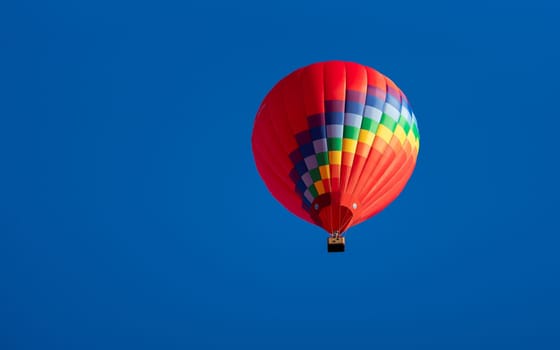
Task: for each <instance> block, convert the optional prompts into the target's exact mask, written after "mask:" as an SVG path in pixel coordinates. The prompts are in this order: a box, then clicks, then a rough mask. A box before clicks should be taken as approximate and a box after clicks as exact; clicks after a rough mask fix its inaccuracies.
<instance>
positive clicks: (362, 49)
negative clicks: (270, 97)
mask: <svg viewBox="0 0 560 350" xmlns="http://www.w3.org/2000/svg"><path fill="white" fill-rule="evenodd" d="M558 10H559V8H558V5H554V4H553V2H552V1H549V2H545V1H531V2H505V1H504V2H491V3H489V2H485V1H481V2H471V3H469V4H452V3H451V2H450V3H446V2H432V1H423V2H412V1H403V2H398V3H392V2H388V1H387V2H362V3H358V2H353V1H342V2H324V1H321V2H306V3H305V4H303V3H302V2H299V1H293V2H289V1H286V2H282V4H273V3H270V4H269V3H266V2H262V4H261V5H257V4H251V3H240V2H236V3H232V4H220V3H219V2H213V3H206V4H203V3H190V2H175V3H171V2H153V3H150V2H146V1H143V2H132V1H130V2H126V1H116V2H103V1H101V2H100V1H80V2H71V1H56V2H51V3H50V4H47V3H42V2H41V3H39V2H33V1H20V2H17V4H16V3H13V4H3V5H1V8H0V13H1V14H0V42H1V50H2V51H1V52H2V54H1V55H0V62H1V63H2V65H1V68H0V96H1V97H0V160H1V164H2V168H1V169H2V171H1V172H0V180H1V182H0V183H1V185H0V278H1V282H0V283H1V285H0V286H1V287H0V348H2V349H111V348H115V349H122V348H137V349H155V348H164V349H223V348H226V347H231V346H235V347H243V348H245V349H263V348H265V349H285V348H286V347H291V348H295V349H299V348H319V347H321V348H322V349H333V348H341V347H344V348H349V349H371V348H380V349H450V348H451V349H473V348H477V349H495V348H505V347H507V348H509V349H558V348H559V347H560V300H559V298H558V296H559V295H560V280H559V278H558V276H559V274H560V258H559V257H558V251H559V246H560V237H558V233H559V232H560V225H559V223H558V216H557V210H558V198H559V195H560V189H559V185H558V179H559V176H560V172H559V171H558V161H559V156H558V154H557V152H556V151H555V150H556V148H557V145H558V141H557V137H558V127H559V122H558V117H559V116H558V111H557V108H556V107H555V106H556V104H557V95H558V81H559V80H560V69H559V68H558V62H560V49H559V47H558V44H557V42H558V37H559V36H560V27H559V26H558V20H557V14H558ZM331 59H342V60H350V61H356V62H359V63H362V64H366V65H369V66H372V67H374V68H376V69H378V70H379V71H381V72H382V73H384V74H386V75H388V76H389V77H390V78H391V79H393V80H394V81H395V82H396V83H397V84H398V85H399V86H400V87H401V88H402V89H403V90H404V92H405V93H406V95H407V96H408V98H409V99H410V101H411V103H412V105H413V108H414V111H415V114H416V117H417V119H418V122H419V127H420V134H421V149H420V155H419V159H418V165H417V168H416V170H415V173H414V174H413V176H412V179H411V181H410V182H409V184H408V186H407V188H406V189H405V191H404V192H403V194H402V195H401V196H400V197H399V198H398V199H397V200H396V201H395V202H394V203H393V204H392V205H390V206H389V207H388V208H387V209H386V210H385V211H383V212H382V213H381V214H380V215H378V216H377V217H375V218H374V219H372V220H370V221H368V222H367V223H364V224H361V225H359V226H356V227H354V228H352V229H351V231H349V233H348V235H347V252H346V253H345V254H338V255H337V254H330V255H329V254H327V253H326V244H325V243H326V242H325V240H326V234H325V233H324V232H322V231H321V230H320V229H319V228H317V227H314V226H312V225H309V224H307V223H305V222H303V221H302V220H300V219H298V218H296V217H294V216H292V215H291V214H290V213H288V212H287V211H286V210H285V209H284V208H283V207H282V206H281V205H280V204H278V203H277V202H275V201H274V199H273V198H272V196H270V195H269V194H268V192H267V190H266V188H265V186H264V184H263V182H262V181H261V180H260V178H259V177H258V174H257V171H256V169H255V166H254V163H253V158H252V154H251V145H250V138H251V131H252V124H253V119H254V116H255V113H256V111H257V108H258V106H259V103H260V101H261V100H262V98H263V97H264V96H265V95H266V93H267V92H268V90H269V89H270V88H271V87H272V86H273V85H274V84H275V83H276V81H278V80H279V79H280V78H282V77H283V76H285V75H286V74H288V73H289V72H291V71H292V70H294V69H296V68H298V67H301V66H304V65H307V64H310V63H312V62H316V61H324V60H331ZM403 213H406V214H404V215H403Z"/></svg>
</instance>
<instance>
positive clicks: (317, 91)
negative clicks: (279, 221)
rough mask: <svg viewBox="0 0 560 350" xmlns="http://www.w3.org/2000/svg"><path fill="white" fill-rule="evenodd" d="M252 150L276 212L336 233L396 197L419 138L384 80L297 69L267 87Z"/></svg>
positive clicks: (360, 70)
mask: <svg viewBox="0 0 560 350" xmlns="http://www.w3.org/2000/svg"><path fill="white" fill-rule="evenodd" d="M252 148H253V154H254V158H255V163H256V166H257V169H258V171H259V173H260V175H261V177H262V178H263V180H264V182H265V184H266V186H267V187H268V189H269V190H270V192H271V193H272V195H273V196H274V197H275V198H276V199H277V200H278V201H279V202H280V203H281V204H282V205H283V206H285V207H286V208H287V209H288V210H289V211H290V212H292V213H293V214H295V215H297V216H299V217H300V218H302V219H304V220H306V221H309V222H311V223H314V224H316V225H318V226H320V227H322V228H324V229H325V230H326V231H327V232H329V233H331V234H333V233H336V232H338V233H340V234H342V233H343V232H344V231H346V230H347V229H348V228H349V227H351V226H353V225H356V224H358V223H360V222H362V221H364V220H366V219H368V218H370V217H372V216H373V215H375V214H377V213H378V212H380V211H381V210H383V209H384V208H385V207H386V206H387V205H388V204H389V203H391V202H392V201H393V200H394V199H395V198H396V197H397V196H398V195H399V194H400V193H401V191H402V190H403V188H404V186H405V185H406V183H407V181H408V179H409V178H410V176H411V174H412V171H413V170H414V166H415V164H416V159H417V156H418V149H419V134H418V126H417V123H416V118H415V116H414V113H413V112H412V109H411V107H410V104H409V103H408V100H407V98H406V97H405V95H404V94H403V93H402V91H401V90H400V89H399V88H398V87H397V86H396V85H395V84H394V83H393V82H392V81H391V80H389V79H388V78H387V77H385V76H384V75H382V74H381V73H379V72H377V71H376V70H374V69H372V68H369V67H366V66H363V65H360V64H357V63H351V62H342V61H329V62H322V63H315V64H312V65H309V66H307V67H304V68H300V69H298V70H296V71H294V72H293V73H291V74H289V75H288V76H286V77H285V78H284V79H282V80H281V81H280V82H278V83H277V84H276V85H275V86H274V87H273V88H272V90H271V91H270V92H269V93H268V94H267V96H266V97H265V98H264V100H263V102H262V104H261V106H260V108H259V110H258V112H257V115H256V118H255V123H254V128H253V135H252Z"/></svg>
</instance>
